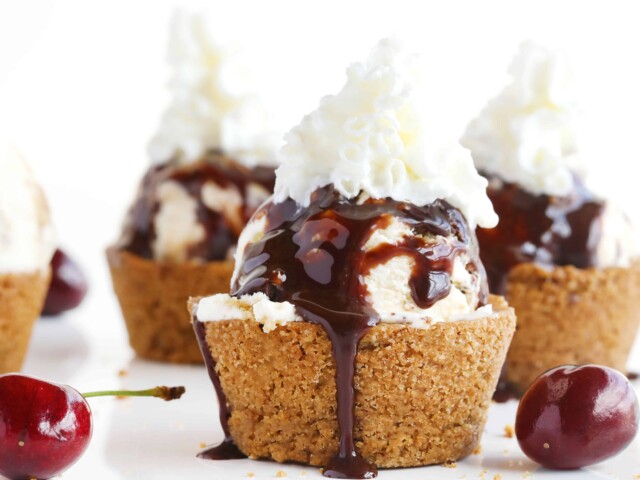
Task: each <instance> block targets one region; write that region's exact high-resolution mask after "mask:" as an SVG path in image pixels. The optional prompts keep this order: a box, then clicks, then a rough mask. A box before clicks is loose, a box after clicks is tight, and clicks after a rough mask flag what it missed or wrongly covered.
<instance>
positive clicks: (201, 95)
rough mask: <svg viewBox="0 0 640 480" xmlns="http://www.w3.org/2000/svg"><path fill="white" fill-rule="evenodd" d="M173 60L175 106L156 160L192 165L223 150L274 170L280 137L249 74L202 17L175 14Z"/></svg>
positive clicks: (156, 144)
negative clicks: (212, 35) (213, 151)
mask: <svg viewBox="0 0 640 480" xmlns="http://www.w3.org/2000/svg"><path fill="white" fill-rule="evenodd" d="M167 57H168V62H169V65H170V66H171V68H172V70H173V75H172V77H171V81H170V83H169V88H170V90H171V92H172V94H173V100H172V102H171V104H170V105H169V107H168V108H167V110H166V111H165V113H164V115H163V117H162V121H161V123H160V126H159V129H158V132H157V133H156V135H155V136H154V137H153V138H152V140H151V142H150V143H149V154H150V156H151V159H152V160H153V161H154V162H157V163H159V162H166V161H168V160H171V159H173V158H177V159H178V160H179V161H181V162H183V163H189V162H193V161H197V160H198V159H200V157H201V156H202V155H203V154H204V153H205V152H206V151H208V150H211V149H220V150H222V151H223V152H224V153H225V154H226V155H228V156H229V157H232V158H233V159H234V160H237V161H239V162H240V163H243V164H244V165H246V166H247V167H254V166H256V165H273V164H274V162H275V151H276V150H277V148H278V146H279V144H280V135H279V133H278V132H276V131H275V130H274V129H273V127H272V124H273V122H272V118H271V116H270V114H269V112H267V110H266V108H265V107H264V105H263V104H262V103H261V101H260V99H259V97H258V95H257V94H255V93H253V92H252V91H251V90H252V88H251V87H250V85H251V83H252V79H251V74H250V72H249V69H248V68H247V66H246V65H243V62H242V61H241V59H240V56H239V55H238V54H237V52H233V51H232V49H231V48H229V47H222V46H220V45H217V44H215V43H214V42H213V41H212V39H211V38H210V36H209V32H208V31H207V28H206V22H205V18H204V17H203V16H202V15H197V14H192V13H188V12H184V11H177V12H176V13H175V14H174V17H173V19H172V23H171V33H170V41H169V49H168V55H167Z"/></svg>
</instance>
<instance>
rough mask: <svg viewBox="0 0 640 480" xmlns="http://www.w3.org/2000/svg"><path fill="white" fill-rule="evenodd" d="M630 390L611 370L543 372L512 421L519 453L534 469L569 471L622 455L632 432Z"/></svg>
mask: <svg viewBox="0 0 640 480" xmlns="http://www.w3.org/2000/svg"><path fill="white" fill-rule="evenodd" d="M639 419H640V409H639V407H638V399H637V397H636V394H635V392H634V390H633V387H632V386H631V384H630V383H629V381H628V380H627V378H626V377H625V376H624V375H623V374H622V373H620V372H618V371H617V370H614V369H612V368H608V367H601V366H598V365H585V366H581V367H576V366H562V367H556V368H554V369H552V370H549V371H548V372H546V373H543V374H542V375H541V376H540V377H538V378H537V379H536V381H534V382H533V384H531V386H530V387H529V389H528V390H527V391H526V393H525V394H524V395H523V397H522V399H521V400H520V405H519V407H518V413H517V416H516V436H517V438H518V443H519V444H520V448H522V451H523V452H524V453H525V454H526V455H527V456H528V457H529V458H531V459H532V460H533V461H535V462H537V463H539V464H540V465H542V466H544V467H547V468H551V469H559V470H569V469H576V468H581V467H586V466H588V465H593V464H595V463H598V462H601V461H603V460H606V459H607V458H610V457H613V456H615V455H617V454H618V453H620V452H621V451H622V450H624V449H625V448H626V447H627V446H628V445H629V444H630V443H631V441H632V440H633V438H634V437H635V435H636V433H637V431H638V421H639Z"/></svg>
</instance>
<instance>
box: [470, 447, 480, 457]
mask: <svg viewBox="0 0 640 480" xmlns="http://www.w3.org/2000/svg"><path fill="white" fill-rule="evenodd" d="M481 453H482V445H478V446H477V447H476V448H475V449H474V450H473V452H471V454H472V455H480V454H481Z"/></svg>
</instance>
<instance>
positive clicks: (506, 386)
mask: <svg viewBox="0 0 640 480" xmlns="http://www.w3.org/2000/svg"><path fill="white" fill-rule="evenodd" d="M506 373H507V364H506V363H505V364H504V365H502V371H501V372H500V379H499V380H498V386H497V387H496V391H495V392H493V398H492V400H493V401H494V402H496V403H506V402H508V401H509V400H518V399H519V398H520V397H521V396H522V392H521V391H520V389H519V388H518V387H517V386H516V385H515V384H513V383H511V382H509V381H508V380H507V379H506Z"/></svg>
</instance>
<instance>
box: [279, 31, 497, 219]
mask: <svg viewBox="0 0 640 480" xmlns="http://www.w3.org/2000/svg"><path fill="white" fill-rule="evenodd" d="M416 60H417V56H416V55H407V54H406V53H404V52H403V50H402V48H401V46H400V43H399V42H398V41H397V40H396V39H385V40H382V41H380V42H379V43H378V45H377V46H376V47H375V48H374V49H373V51H372V52H371V55H370V56H369V58H368V60H367V61H366V62H360V63H354V64H352V65H351V66H350V67H349V68H348V69H347V82H346V84H345V85H344V87H343V88H342V90H341V91H340V92H339V93H337V94H336V95H332V96H327V97H324V98H323V99H322V100H321V101H320V105H319V107H318V108H317V109H316V110H315V111H313V112H311V113H310V114H308V115H307V116H305V117H304V118H303V120H302V122H301V123H300V124H299V125H297V126H296V127H294V128H293V129H292V130H291V131H290V132H289V133H288V134H287V135H286V136H285V145H284V146H283V148H282V149H281V150H280V160H281V166H280V167H279V168H278V170H277V172H276V174H277V179H276V188H275V197H274V199H275V201H276V202H282V201H284V200H285V199H286V198H287V197H290V198H292V199H293V200H295V201H296V202H298V203H299V204H301V205H303V206H307V205H308V204H309V201H310V197H311V194H312V192H313V191H315V190H316V189H318V188H320V187H323V186H325V185H329V184H333V185H334V187H335V188H336V189H337V190H338V191H339V192H340V193H341V194H342V195H344V196H345V197H347V198H355V197H356V196H358V195H360V194H361V193H362V192H364V193H366V194H368V195H369V196H370V197H373V198H387V197H389V198H392V199H394V200H397V201H405V202H409V203H413V204H415V205H426V204H429V203H432V202H433V201H435V200H436V199H438V198H440V199H443V200H447V201H448V202H450V203H451V204H452V205H453V206H454V207H457V208H459V209H460V210H461V211H462V213H463V214H464V215H465V216H466V218H467V221H468V222H469V223H470V224H471V225H472V227H475V226H476V224H480V225H482V226H484V227H492V226H495V224H496V222H497V216H496V215H495V213H494V211H493V207H492V206H491V202H490V201H489V198H488V197H487V195H486V186H487V182H486V181H485V180H484V179H483V178H482V177H481V176H480V175H478V173H477V171H476V170H475V168H474V166H473V162H472V160H471V157H470V155H469V153H468V152H467V151H466V150H464V149H463V148H462V147H460V146H459V145H450V146H446V147H445V148H433V147H432V146H431V145H429V144H428V142H427V140H428V138H427V129H426V126H425V123H424V121H423V118H422V116H421V113H420V111H419V108H418V105H420V103H421V102H420V84H421V81H420V71H419V69H418V68H417V61H416Z"/></svg>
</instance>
